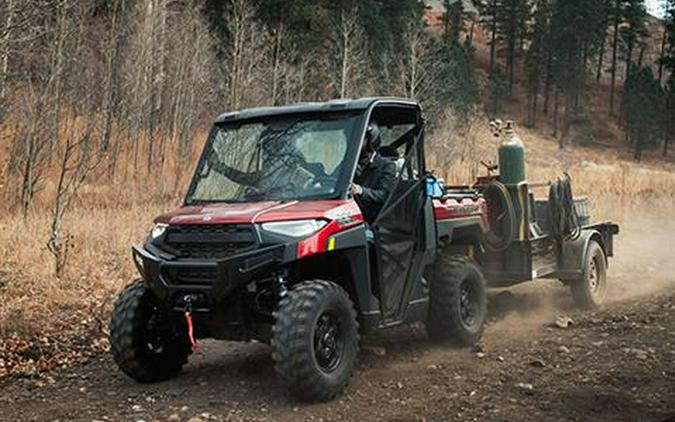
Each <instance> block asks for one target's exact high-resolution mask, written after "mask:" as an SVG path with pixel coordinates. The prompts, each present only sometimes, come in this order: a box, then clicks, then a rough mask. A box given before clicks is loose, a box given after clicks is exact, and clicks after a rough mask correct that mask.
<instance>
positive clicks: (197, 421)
mask: <svg viewBox="0 0 675 422" xmlns="http://www.w3.org/2000/svg"><path fill="white" fill-rule="evenodd" d="M187 422H204V419H202V418H200V417H199V416H193V417H191V418H190V419H188V420H187Z"/></svg>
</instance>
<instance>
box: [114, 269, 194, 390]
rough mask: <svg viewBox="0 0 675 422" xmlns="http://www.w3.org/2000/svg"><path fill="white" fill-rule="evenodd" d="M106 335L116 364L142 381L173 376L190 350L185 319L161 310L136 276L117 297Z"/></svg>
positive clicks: (183, 363) (185, 361)
mask: <svg viewBox="0 0 675 422" xmlns="http://www.w3.org/2000/svg"><path fill="white" fill-rule="evenodd" d="M109 339H110V348H111V350H112V355H113V359H114V361H115V363H116V364H117V366H119V368H120V369H121V370H122V371H123V372H124V373H125V374H127V375H128V376H130V377H131V378H133V379H134V380H136V381H138V382H143V383H147V382H156V381H162V380H165V379H169V378H171V377H174V376H175V375H177V374H178V373H179V372H180V370H181V368H182V367H183V365H185V363H187V358H188V356H189V355H190V353H191V352H192V350H191V346H190V342H189V341H188V337H187V331H186V327H185V323H184V322H183V321H182V319H180V318H177V317H175V316H173V315H171V314H169V313H168V312H166V311H164V310H163V309H162V308H161V307H160V306H159V303H158V302H157V300H156V299H155V297H154V296H153V295H152V293H151V292H150V291H149V290H148V288H147V287H146V285H145V283H143V282H142V281H140V280H139V281H135V282H133V283H132V284H130V285H129V286H127V287H126V288H125V289H124V291H122V293H121V294H120V296H119V297H118V299H117V302H116V303H115V307H114V309H113V313H112V318H111V322H110V336H109Z"/></svg>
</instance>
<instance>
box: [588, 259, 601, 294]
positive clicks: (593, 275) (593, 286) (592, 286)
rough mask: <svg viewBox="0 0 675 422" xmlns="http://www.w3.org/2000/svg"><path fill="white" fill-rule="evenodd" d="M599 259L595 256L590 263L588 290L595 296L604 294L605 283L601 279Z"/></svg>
mask: <svg viewBox="0 0 675 422" xmlns="http://www.w3.org/2000/svg"><path fill="white" fill-rule="evenodd" d="M601 276H602V274H601V273H600V268H599V265H598V257H597V256H594V257H593V259H591V260H590V262H589V263H588V289H589V291H590V293H591V295H593V296H596V297H597V296H599V295H601V294H602V289H603V282H602V278H601Z"/></svg>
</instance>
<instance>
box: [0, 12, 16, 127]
mask: <svg viewBox="0 0 675 422" xmlns="http://www.w3.org/2000/svg"><path fill="white" fill-rule="evenodd" d="M4 12H5V25H4V27H3V31H2V38H0V121H2V117H3V115H4V113H5V108H6V101H7V96H6V94H7V76H8V74H9V55H10V52H11V49H10V41H11V39H12V32H13V30H14V0H7V4H6V6H5V10H4Z"/></svg>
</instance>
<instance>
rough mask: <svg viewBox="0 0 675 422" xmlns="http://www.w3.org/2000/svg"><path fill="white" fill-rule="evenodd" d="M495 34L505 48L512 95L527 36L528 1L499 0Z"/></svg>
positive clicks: (509, 90)
mask: <svg viewBox="0 0 675 422" xmlns="http://www.w3.org/2000/svg"><path fill="white" fill-rule="evenodd" d="M500 9H501V10H500V12H499V15H498V16H499V18H498V19H497V34H498V37H499V39H500V41H501V42H502V43H503V44H504V46H505V55H506V73H507V75H508V93H509V96H510V95H512V93H513V81H514V74H515V67H516V60H517V59H518V56H519V53H520V50H521V48H520V47H521V46H522V44H523V43H522V41H523V39H524V38H525V36H526V34H527V20H528V19H529V17H530V7H529V4H528V0H501V3H500Z"/></svg>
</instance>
